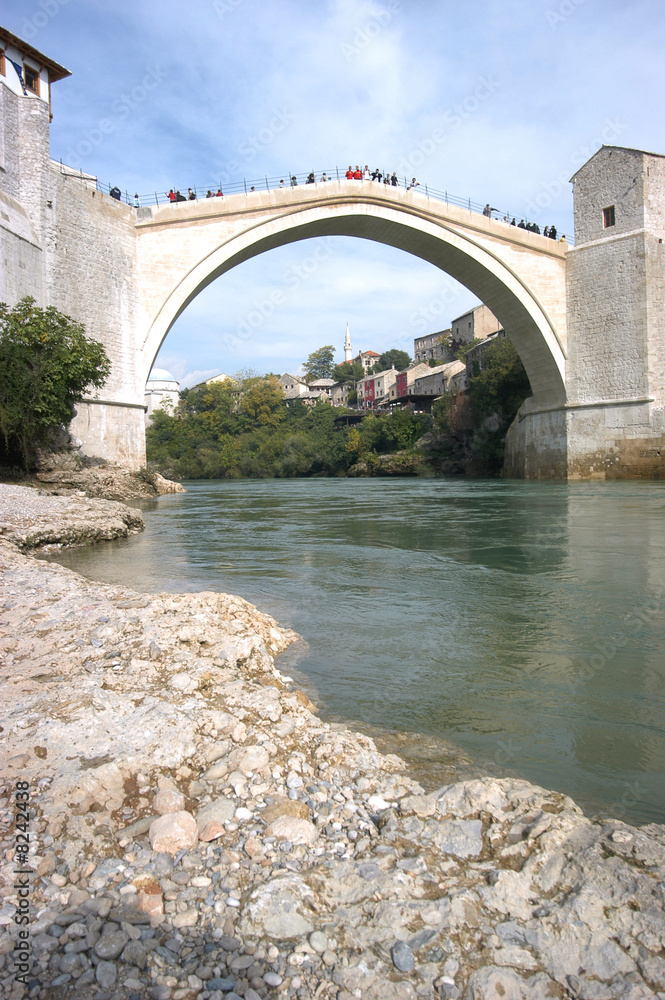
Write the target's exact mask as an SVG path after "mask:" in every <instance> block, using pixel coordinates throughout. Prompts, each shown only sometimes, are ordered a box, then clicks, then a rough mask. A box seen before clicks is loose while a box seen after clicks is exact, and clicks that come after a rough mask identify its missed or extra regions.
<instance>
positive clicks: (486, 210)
mask: <svg viewBox="0 0 665 1000" xmlns="http://www.w3.org/2000/svg"><path fill="white" fill-rule="evenodd" d="M498 211H499V210H498V208H492V206H491V205H490V203H489V202H487V204H486V205H485V207H484V209H483V215H484V216H485V218H486V219H491V218H492V212H498ZM507 221H508V220H507V219H506V218H505V216H504V222H507Z"/></svg>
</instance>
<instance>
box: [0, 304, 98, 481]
mask: <svg viewBox="0 0 665 1000" xmlns="http://www.w3.org/2000/svg"><path fill="white" fill-rule="evenodd" d="M110 370H111V363H110V361H109V359H108V356H107V354H106V351H105V350H104V347H103V345H102V344H100V343H99V342H98V341H96V340H89V339H88V338H87V337H86V336H85V331H84V328H83V326H82V325H81V324H80V323H76V322H75V321H74V320H72V319H70V317H69V316H64V315H63V314H62V313H60V312H58V310H57V309H54V308H53V307H52V306H49V307H48V308H47V309H40V308H39V307H38V306H36V305H35V300H34V299H33V298H31V297H29V296H28V297H26V298H24V299H21V301H20V302H19V303H18V304H17V305H15V306H14V307H13V309H10V308H9V307H8V306H7V305H6V304H5V303H4V302H2V303H0V432H1V433H2V438H3V442H4V450H5V453H6V455H7V456H8V457H9V458H10V460H11V458H12V457H14V458H15V459H18V460H19V461H20V462H21V464H22V465H23V466H24V467H25V468H28V467H29V466H30V464H31V463H32V461H33V459H34V454H35V450H36V448H37V446H38V445H40V444H42V443H44V442H45V441H46V440H47V438H48V435H49V432H51V431H52V430H53V429H54V428H58V427H60V426H61V425H65V426H66V425H67V424H69V422H70V420H71V419H72V416H73V412H74V405H75V404H76V403H78V402H80V400H81V399H82V398H83V394H84V392H85V391H86V389H88V388H90V387H91V386H94V387H95V388H100V387H101V386H102V385H103V384H104V382H105V381H106V379H107V378H108V376H109V373H110Z"/></svg>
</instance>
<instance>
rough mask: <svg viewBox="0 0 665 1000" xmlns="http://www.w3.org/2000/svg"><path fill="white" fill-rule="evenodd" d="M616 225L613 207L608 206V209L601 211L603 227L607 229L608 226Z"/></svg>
mask: <svg viewBox="0 0 665 1000" xmlns="http://www.w3.org/2000/svg"><path fill="white" fill-rule="evenodd" d="M614 225H616V219H615V217H614V205H610V207H609V208H604V209H603V227H604V228H605V229H609V228H610V226H614Z"/></svg>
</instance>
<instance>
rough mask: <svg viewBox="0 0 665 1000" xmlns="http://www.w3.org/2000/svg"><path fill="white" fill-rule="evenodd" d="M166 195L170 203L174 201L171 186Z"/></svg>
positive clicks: (173, 192)
mask: <svg viewBox="0 0 665 1000" xmlns="http://www.w3.org/2000/svg"><path fill="white" fill-rule="evenodd" d="M166 197H167V198H168V199H169V201H170V202H171V204H173V202H174V201H175V191H174V190H173V188H171V190H170V191H169V193H168V194H167V196H166Z"/></svg>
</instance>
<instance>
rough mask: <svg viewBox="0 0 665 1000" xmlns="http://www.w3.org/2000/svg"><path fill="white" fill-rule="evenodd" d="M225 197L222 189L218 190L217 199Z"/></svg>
mask: <svg viewBox="0 0 665 1000" xmlns="http://www.w3.org/2000/svg"><path fill="white" fill-rule="evenodd" d="M223 197H224V195H223V194H222V189H221V188H217V194H216V195H215V198H223Z"/></svg>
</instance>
